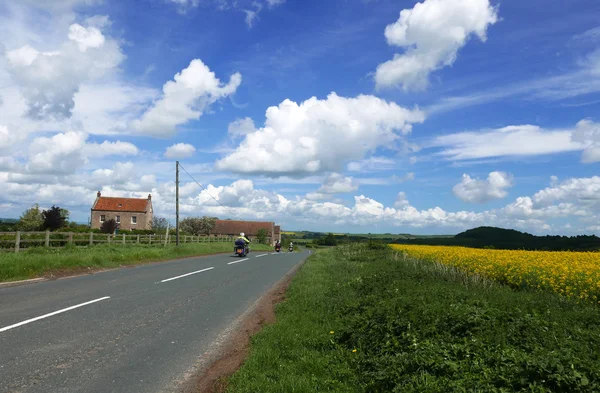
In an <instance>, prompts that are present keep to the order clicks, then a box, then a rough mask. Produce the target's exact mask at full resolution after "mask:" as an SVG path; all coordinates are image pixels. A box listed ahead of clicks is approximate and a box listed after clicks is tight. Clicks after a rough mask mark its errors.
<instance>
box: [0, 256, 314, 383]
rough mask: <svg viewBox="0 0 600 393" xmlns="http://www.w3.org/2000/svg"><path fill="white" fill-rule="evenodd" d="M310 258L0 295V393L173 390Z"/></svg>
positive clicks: (165, 266) (122, 275)
mask: <svg viewBox="0 0 600 393" xmlns="http://www.w3.org/2000/svg"><path fill="white" fill-rule="evenodd" d="M308 255H309V253H308V252H302V253H284V252H282V253H280V254H273V253H271V252H269V253H266V252H260V251H257V252H252V253H251V254H249V255H248V257H247V258H244V259H241V258H239V257H234V256H232V255H216V256H209V257H199V258H192V259H183V260H178V261H171V262H166V263H156V264H149V265H141V266H138V267H134V268H123V269H117V270H111V271H106V272H102V273H98V274H93V275H85V276H79V277H73V278H68V279H60V280H54V281H46V282H41V283H37V284H30V285H21V286H15V287H6V288H0V392H3V393H4V392H56V393H59V392H69V393H75V392H88V393H92V392H115V393H117V392H128V393H135V392H144V393H152V392H170V391H176V388H177V386H178V385H179V383H180V382H182V379H183V378H184V377H185V375H186V373H188V372H189V371H190V368H191V367H193V366H194V365H195V364H197V363H198V360H199V358H200V356H201V355H202V354H203V353H205V352H206V351H207V350H209V348H210V347H211V345H212V344H214V343H215V341H216V340H217V339H218V338H219V336H220V335H221V334H222V333H223V332H224V330H225V329H226V328H227V327H228V326H230V325H231V323H232V322H233V321H234V320H236V319H237V318H238V317H239V316H240V315H241V314H243V313H244V311H246V310H247V309H248V307H249V306H250V305H252V303H254V302H255V301H256V300H257V299H259V298H260V296H261V295H262V294H264V293H265V292H266V291H267V290H268V289H270V288H271V287H272V286H273V285H274V284H275V283H276V282H277V281H279V280H280V279H281V278H282V277H284V275H285V274H286V273H287V272H289V271H290V269H292V268H293V267H294V266H295V265H296V264H298V263H300V262H301V261H302V260H304V259H305V258H306V257H307V256H308Z"/></svg>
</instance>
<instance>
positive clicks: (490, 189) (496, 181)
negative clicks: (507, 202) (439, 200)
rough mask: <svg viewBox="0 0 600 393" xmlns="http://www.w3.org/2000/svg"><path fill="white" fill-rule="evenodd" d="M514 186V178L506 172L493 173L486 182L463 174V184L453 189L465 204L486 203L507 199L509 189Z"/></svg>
mask: <svg viewBox="0 0 600 393" xmlns="http://www.w3.org/2000/svg"><path fill="white" fill-rule="evenodd" d="M512 186H513V177H512V175H510V174H508V173H505V172H491V173H490V174H489V175H488V177H487V179H485V180H480V179H473V178H471V177H470V176H469V175H467V174H463V176H462V180H461V182H460V183H458V184H457V185H455V186H454V187H453V188H452V192H453V193H454V195H455V196H456V197H457V198H459V199H460V200H462V201H464V202H469V203H484V202H489V201H491V200H494V199H502V198H504V197H506V195H508V191H507V190H508V188H510V187H512Z"/></svg>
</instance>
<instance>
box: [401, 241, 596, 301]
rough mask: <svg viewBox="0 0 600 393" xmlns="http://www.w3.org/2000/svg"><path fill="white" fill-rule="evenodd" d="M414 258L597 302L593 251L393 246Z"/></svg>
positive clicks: (517, 284) (506, 282)
mask: <svg viewBox="0 0 600 393" xmlns="http://www.w3.org/2000/svg"><path fill="white" fill-rule="evenodd" d="M392 248H393V249H394V250H397V251H400V252H402V253H405V254H408V255H409V256H412V257H414V258H416V259H420V260H423V261H427V262H436V263H439V264H442V265H447V266H452V267H457V268H459V269H464V270H465V271H467V272H469V273H472V274H477V275H479V276H482V277H487V278H489V279H494V280H499V281H501V282H503V283H505V284H508V285H510V286H513V287H517V288H520V287H523V286H525V287H531V288H536V289H539V290H547V291H552V292H555V293H558V294H561V295H563V296H567V297H571V298H575V299H584V300H587V299H591V300H595V301H597V299H598V295H600V285H599V284H598V283H600V258H599V254H598V253H595V252H548V251H522V250H487V249H475V248H466V247H444V246H416V245H403V244H394V245H392Z"/></svg>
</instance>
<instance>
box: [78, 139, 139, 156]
mask: <svg viewBox="0 0 600 393" xmlns="http://www.w3.org/2000/svg"><path fill="white" fill-rule="evenodd" d="M138 153H139V149H138V148H137V147H136V146H135V145H134V144H133V143H129V142H121V141H116V142H109V141H104V142H102V143H86V144H85V146H84V147H83V154H84V156H86V157H105V156H135V155H137V154H138Z"/></svg>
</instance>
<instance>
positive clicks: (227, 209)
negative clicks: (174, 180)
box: [179, 164, 243, 221]
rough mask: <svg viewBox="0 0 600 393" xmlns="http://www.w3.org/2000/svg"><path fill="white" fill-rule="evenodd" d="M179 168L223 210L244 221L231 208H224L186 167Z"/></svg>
mask: <svg viewBox="0 0 600 393" xmlns="http://www.w3.org/2000/svg"><path fill="white" fill-rule="evenodd" d="M179 167H180V168H181V169H183V171H184V172H185V173H187V175H188V176H189V177H190V178H191V179H192V180H193V181H194V182H195V183H196V184H197V185H198V186H200V188H202V189H203V190H204V191H206V193H207V194H208V196H210V197H211V198H212V199H214V200H215V202H217V203H218V204H219V205H220V206H221V207H222V208H223V209H225V210H226V211H227V212H228V213H229V214H231V215H232V216H234V217H236V218H238V219H240V220H242V221H243V219H242V217H240V216H238V215H237V214H235V213H233V212H232V211H231V210H229V208H227V207H226V206H224V205H223V204H222V203H221V202H219V200H218V199H217V198H215V197H214V196H212V195H211V193H210V192H208V190H207V189H206V188H205V187H204V186H203V185H202V184H200V183H199V182H198V180H196V179H195V178H194V176H192V175H191V174H190V173H189V172H188V171H187V170H186V169H185V168H184V167H183V166H182V165H181V164H179Z"/></svg>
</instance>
